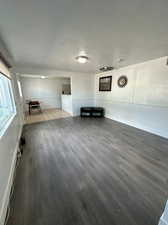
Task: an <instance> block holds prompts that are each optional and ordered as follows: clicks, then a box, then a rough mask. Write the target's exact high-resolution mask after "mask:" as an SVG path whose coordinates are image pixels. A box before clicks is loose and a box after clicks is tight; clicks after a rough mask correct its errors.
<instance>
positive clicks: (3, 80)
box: [0, 73, 16, 136]
mask: <svg viewBox="0 0 168 225" xmlns="http://www.w3.org/2000/svg"><path fill="white" fill-rule="evenodd" d="M15 113H16V108H15V103H14V98H13V93H12V86H11V80H10V79H9V78H7V77H6V76H4V75H3V74H1V73H0V136H1V134H2V132H3V131H4V129H5V128H6V125H7V123H8V121H9V120H10V119H11V118H12V117H13V116H14V115H15Z"/></svg>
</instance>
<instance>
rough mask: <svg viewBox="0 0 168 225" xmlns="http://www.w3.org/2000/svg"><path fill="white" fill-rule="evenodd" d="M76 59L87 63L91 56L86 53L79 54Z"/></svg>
mask: <svg viewBox="0 0 168 225" xmlns="http://www.w3.org/2000/svg"><path fill="white" fill-rule="evenodd" d="M76 60H77V61H78V62H79V63H86V62H87V61H88V60H89V58H88V57H87V56H85V55H79V56H77V57H76Z"/></svg>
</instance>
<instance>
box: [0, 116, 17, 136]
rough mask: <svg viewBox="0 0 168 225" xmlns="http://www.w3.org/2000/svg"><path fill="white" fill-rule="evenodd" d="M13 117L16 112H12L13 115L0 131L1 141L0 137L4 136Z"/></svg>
mask: <svg viewBox="0 0 168 225" xmlns="http://www.w3.org/2000/svg"><path fill="white" fill-rule="evenodd" d="M15 116H16V112H14V114H13V115H11V116H10V117H9V119H8V120H7V121H6V124H5V126H4V127H3V129H2V130H0V139H1V137H2V136H3V135H4V134H5V132H6V131H7V129H8V127H9V125H10V124H11V123H12V121H13V120H14V118H15Z"/></svg>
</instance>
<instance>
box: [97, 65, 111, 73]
mask: <svg viewBox="0 0 168 225" xmlns="http://www.w3.org/2000/svg"><path fill="white" fill-rule="evenodd" d="M113 69H114V67H112V66H103V67H101V68H100V69H99V70H100V71H102V72H106V71H110V70H113Z"/></svg>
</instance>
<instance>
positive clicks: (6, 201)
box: [0, 128, 22, 225]
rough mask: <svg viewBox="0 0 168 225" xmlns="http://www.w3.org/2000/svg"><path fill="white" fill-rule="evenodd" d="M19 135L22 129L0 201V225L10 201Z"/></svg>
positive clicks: (2, 224) (2, 222) (2, 223)
mask: <svg viewBox="0 0 168 225" xmlns="http://www.w3.org/2000/svg"><path fill="white" fill-rule="evenodd" d="M21 133H22V128H21V129H20V132H19V135H18V142H17V144H16V147H15V150H14V152H13V157H12V163H11V168H10V173H9V178H8V182H7V186H6V190H5V193H4V197H3V200H2V207H1V210H0V225H4V223H5V218H6V213H7V208H8V204H9V200H10V192H11V187H12V184H13V176H14V171H15V165H16V159H17V151H18V148H19V140H20V137H21Z"/></svg>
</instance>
